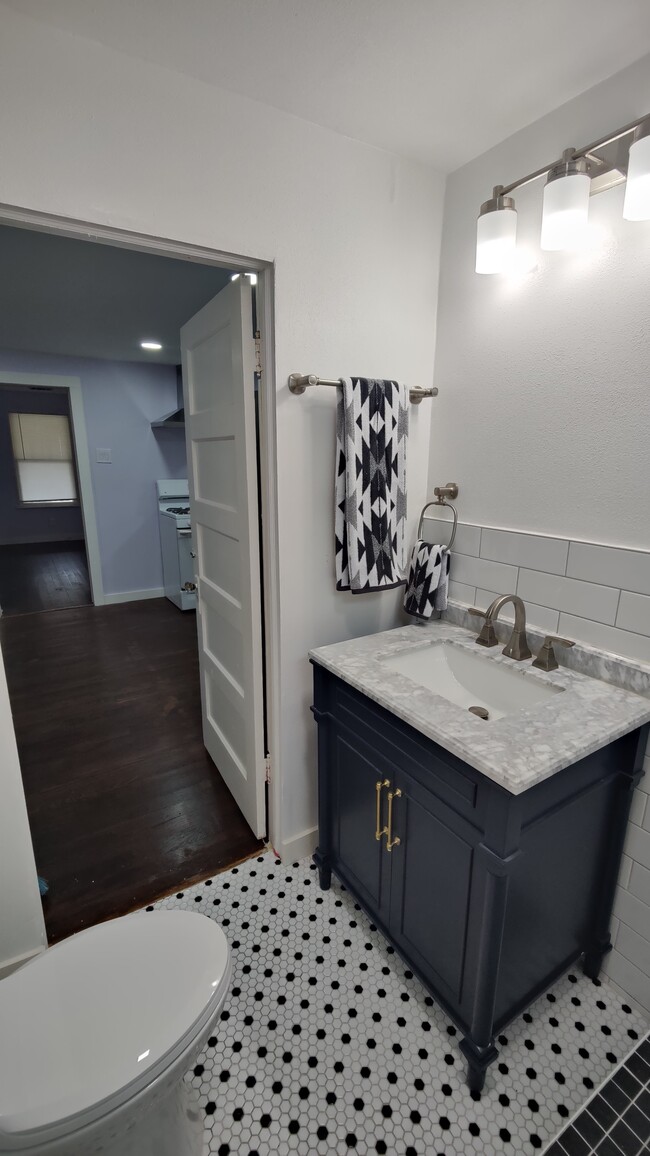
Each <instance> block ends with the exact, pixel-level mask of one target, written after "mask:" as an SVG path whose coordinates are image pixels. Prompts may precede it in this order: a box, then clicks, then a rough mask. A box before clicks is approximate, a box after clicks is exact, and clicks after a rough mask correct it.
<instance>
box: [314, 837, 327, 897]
mask: <svg viewBox="0 0 650 1156" xmlns="http://www.w3.org/2000/svg"><path fill="white" fill-rule="evenodd" d="M312 857H313V860H314V863H315V864H316V866H317V867H318V882H319V883H320V889H321V891H329V889H330V884H331V882H332V868H331V867H330V863H329V859H328V858H327V856H326V855H324V854H323V852H322V851H321V849H320V847H317V848H316V850H315V851H314V854H313V856H312Z"/></svg>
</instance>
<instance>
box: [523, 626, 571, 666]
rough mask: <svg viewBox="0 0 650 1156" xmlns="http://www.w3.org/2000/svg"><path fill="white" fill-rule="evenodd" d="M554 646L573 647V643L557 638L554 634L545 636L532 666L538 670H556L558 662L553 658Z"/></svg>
mask: <svg viewBox="0 0 650 1156" xmlns="http://www.w3.org/2000/svg"><path fill="white" fill-rule="evenodd" d="M554 646H575V643H574V642H572V641H571V639H570V638H558V637H557V635H555V634H547V635H546V638H545V639H544V641H543V643H542V645H541V647H540V650H539V654H538V655H537V658H536V659H535V660H534V661H533V663H532V665H533V666H536V667H538V668H539V670H557V668H558V661H557V658H556V657H555V651H554V649H553V647H554Z"/></svg>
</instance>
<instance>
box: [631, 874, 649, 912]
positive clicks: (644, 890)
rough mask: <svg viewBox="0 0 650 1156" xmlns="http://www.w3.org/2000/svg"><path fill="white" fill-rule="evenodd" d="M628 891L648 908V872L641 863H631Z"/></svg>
mask: <svg viewBox="0 0 650 1156" xmlns="http://www.w3.org/2000/svg"><path fill="white" fill-rule="evenodd" d="M627 886H628V890H629V891H631V892H632V894H633V895H636V896H637V897H638V898H639V899H641V900H643V902H644V903H647V904H648V906H650V870H649V869H648V868H647V867H643V866H642V864H641V863H633V864H632V870H631V872H630V878H629V882H628V885H627Z"/></svg>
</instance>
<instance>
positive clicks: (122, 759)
mask: <svg viewBox="0 0 650 1156" xmlns="http://www.w3.org/2000/svg"><path fill="white" fill-rule="evenodd" d="M0 642H1V644H2V649H3V652H4V658H5V665H6V668H7V678H8V681H9V693H10V698H11V705H12V710H13V715H14V723H15V727H16V737H17V740H18V749H19V753H20V760H21V766H22V772H23V781H24V784H25V794H26V798H27V808H28V811H29V818H30V823H31V830H32V838H33V841H34V851H35V854H36V864H37V869H38V872H39V874H40V875H42V876H44V877H45V878H46V879H47V880H48V882H49V884H50V895H49V896H48V898H47V900H46V903H45V918H46V923H47V930H48V938H49V940H50V942H53V941H55V940H58V939H61V938H63V937H64V936H66V935H69V934H70V933H71V932H74V931H78V930H80V929H81V928H83V927H87V926H89V925H91V924H94V923H98V922H100V921H101V920H103V919H106V918H108V917H109V916H112V915H117V914H121V913H124V912H126V911H129V910H130V909H132V908H133V907H137V906H140V905H144V904H146V903H148V902H150V901H151V900H153V899H154V898H155V897H157V896H160V895H163V894H166V893H168V892H170V891H176V890H181V889H182V887H183V886H184V885H185V884H189V883H190V882H191V881H193V880H194V881H196V880H198V879H202V878H205V877H206V876H209V875H211V874H213V873H216V872H217V871H219V870H220V869H222V868H224V867H225V866H227V865H230V864H232V863H234V862H236V861H237V860H239V859H241V858H244V857H245V856H247V855H249V854H252V853H253V852H254V851H255V850H256V849H257V848H258V847H259V846H260V844H259V842H258V841H257V840H256V839H254V838H253V835H252V833H251V831H250V829H249V827H248V826H247V824H246V823H245V821H244V819H243V818H242V816H241V814H240V812H239V810H238V809H237V807H236V805H235V803H234V801H233V799H232V796H231V795H230V793H229V791H228V790H227V789H226V787H225V785H224V783H223V781H222V779H221V778H220V776H219V774H218V772H217V770H216V768H215V766H214V763H213V762H212V761H211V759H210V758H209V756H208V755H207V753H206V751H205V748H204V746H203V742H202V739H201V711H200V699H199V681H198V660H197V645H196V619H195V615H194V614H193V613H192V612H185V613H183V612H182V611H180V610H177V609H176V607H175V606H173V605H172V604H171V602H168V601H167V600H166V599H164V598H160V599H158V598H157V599H152V600H151V601H145V602H131V603H123V604H120V605H117V606H105V607H94V606H88V607H81V608H79V609H76V610H61V611H59V612H58V613H53V614H33V615H22V616H16V617H13V618H4V617H3V618H2V619H0Z"/></svg>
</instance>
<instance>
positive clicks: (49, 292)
mask: <svg viewBox="0 0 650 1156" xmlns="http://www.w3.org/2000/svg"><path fill="white" fill-rule="evenodd" d="M0 270H2V276H0V349H22V350H31V351H33V352H40V353H59V354H65V355H68V356H77V357H100V358H107V359H111V360H116V361H157V362H164V363H165V364H171V365H177V364H178V362H179V361H180V359H181V352H180V346H179V331H180V327H181V325H183V324H184V323H185V322H186V321H187V320H188V319H189V318H190V317H191V316H192V315H193V314H194V313H196V312H197V311H198V310H199V309H200V308H201V307H202V306H203V305H205V303H206V301H209V300H210V298H211V297H214V296H215V294H216V293H218V292H219V290H220V289H222V288H223V286H224V285H225V284H226V283H227V282H228V281H229V280H230V276H231V274H230V272H229V271H228V270H227V269H220V268H216V267H215V266H212V265H199V264H196V263H194V262H190V261H180V260H176V259H174V258H172V257H157V256H155V255H154V254H151V253H137V252H134V251H133V250H131V249H118V248H115V247H113V246H111V245H103V244H99V243H96V242H93V241H77V240H70V239H69V238H67V237H57V236H54V235H52V234H49V233H40V232H36V231H32V230H29V229H14V228H10V227H8V226H0ZM147 339H153V340H156V341H159V342H160V343H161V344H162V346H163V348H162V350H161V351H160V352H156V353H148V352H145V350H143V349H141V348H140V341H142V340H147Z"/></svg>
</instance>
